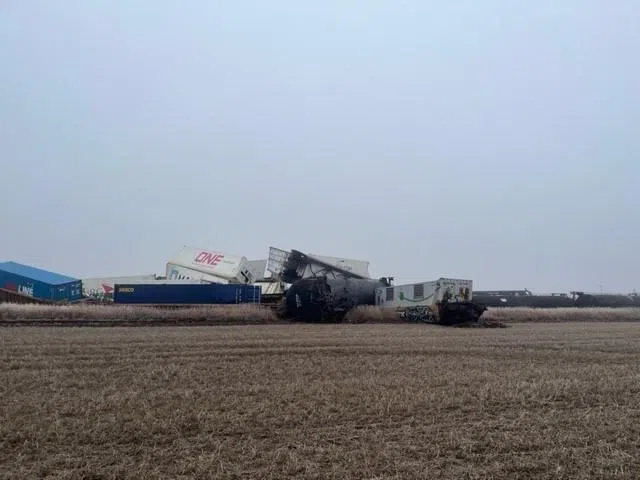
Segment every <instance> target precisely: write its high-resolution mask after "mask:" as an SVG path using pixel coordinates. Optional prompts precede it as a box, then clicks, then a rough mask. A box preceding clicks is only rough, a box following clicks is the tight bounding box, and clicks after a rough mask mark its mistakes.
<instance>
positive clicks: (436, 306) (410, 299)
mask: <svg viewBox="0 0 640 480" xmlns="http://www.w3.org/2000/svg"><path fill="white" fill-rule="evenodd" d="M376 305H377V306H379V307H381V308H393V309H395V310H396V311H397V312H399V313H400V315H401V316H402V317H404V318H406V319H407V320H409V321H421V322H425V323H439V324H443V325H453V324H457V323H465V322H474V323H475V322H477V321H478V320H479V318H480V316H481V315H482V313H483V312H484V311H485V310H486V306H484V305H481V304H478V303H477V302H476V301H475V300H474V299H473V281H472V280H464V279H457V278H442V277H441V278H439V279H438V280H432V281H428V282H420V283H411V284H405V285H396V286H387V287H379V288H377V289H376Z"/></svg>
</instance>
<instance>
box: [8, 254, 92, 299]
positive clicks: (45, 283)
mask: <svg viewBox="0 0 640 480" xmlns="http://www.w3.org/2000/svg"><path fill="white" fill-rule="evenodd" d="M0 288H2V289H4V290H8V291H11V292H15V293H18V294H20V295H24V296H27V297H33V298H35V299H38V300H45V301H48V302H74V301H77V300H80V299H81V298H82V281H81V280H79V279H76V278H72V277H68V276H66V275H60V274H58V273H53V272H49V271H47V270H42V269H40V268H36V267H31V266H28V265H23V264H21V263H16V262H3V263H0Z"/></svg>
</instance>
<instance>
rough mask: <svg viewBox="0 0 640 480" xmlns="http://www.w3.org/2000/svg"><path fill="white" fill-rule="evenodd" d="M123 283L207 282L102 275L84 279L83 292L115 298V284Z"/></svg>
mask: <svg viewBox="0 0 640 480" xmlns="http://www.w3.org/2000/svg"><path fill="white" fill-rule="evenodd" d="M118 283H121V284H125V283H126V284H128V285H132V284H153V285H164V284H168V285H197V284H200V283H206V282H203V281H201V280H196V279H179V280H176V279H170V280H167V279H165V278H164V277H158V276H156V275H134V276H128V277H102V278H88V279H83V280H82V292H83V295H84V296H85V297H88V298H92V299H96V300H106V301H110V300H113V291H114V289H115V285H116V284H118Z"/></svg>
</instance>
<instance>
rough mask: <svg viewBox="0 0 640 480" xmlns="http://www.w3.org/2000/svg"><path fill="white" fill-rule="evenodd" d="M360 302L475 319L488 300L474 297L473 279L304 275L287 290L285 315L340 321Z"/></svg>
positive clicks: (424, 315) (440, 320)
mask: <svg viewBox="0 0 640 480" xmlns="http://www.w3.org/2000/svg"><path fill="white" fill-rule="evenodd" d="M360 305H375V306H378V307H380V308H387V309H393V310H394V311H395V312H397V313H398V315H399V316H400V317H402V318H404V319H406V320H407V321H413V322H424V323H435V324H441V325H455V324H460V323H467V322H472V323H477V322H478V320H479V318H480V317H481V315H482V314H483V312H484V311H485V310H486V307H485V306H484V305H480V304H478V303H474V302H473V301H472V300H471V281H470V280H457V279H445V278H440V279H438V280H435V281H432V282H424V283H417V284H410V285H399V286H392V285H391V284H390V280H389V279H388V278H381V279H378V280H375V279H366V278H327V277H325V276H321V277H312V278H304V279H300V280H298V281H296V282H295V283H294V284H293V285H292V286H291V287H290V288H289V289H288V290H287V292H286V294H285V298H284V304H283V312H282V313H283V315H284V316H285V317H288V318H291V319H293V320H300V321H306V322H340V321H342V320H343V319H344V317H345V316H346V314H347V312H349V310H351V309H353V308H355V307H357V306H360Z"/></svg>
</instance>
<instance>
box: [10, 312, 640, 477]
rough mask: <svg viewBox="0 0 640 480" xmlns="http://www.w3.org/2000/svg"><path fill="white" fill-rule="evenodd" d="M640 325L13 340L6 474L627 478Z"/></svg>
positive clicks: (347, 328)
mask: <svg viewBox="0 0 640 480" xmlns="http://www.w3.org/2000/svg"><path fill="white" fill-rule="evenodd" d="M639 340H640V324H638V323H630V322H627V323H618V322H610V323H597V322H590V323H540V324H528V323H521V324H513V325H510V327H509V328H506V329H456V328H443V327H436V326H427V325H408V324H386V325H385V324H378V325H376V324H363V325H252V326H218V327H199V326H198V327H163V328H153V327H138V328H126V327H125V328H121V327H113V328H65V327H60V328H47V327H40V328H37V327H13V328H3V329H1V330H0V361H1V364H2V369H1V370H0V372H1V373H0V375H1V376H0V392H1V398H2V408H1V409H0V475H1V478H12V479H13V478H74V479H75V478H77V479H80V478H86V479H89V478H90V479H109V478H114V479H115V478H145V479H153V478H273V479H281V478H341V479H342V478H370V479H373V478H376V479H383V478H385V479H387V478H397V479H406V478H444V479H465V478H468V479H470V478H495V479H518V478H629V479H632V478H633V479H637V478H638V477H639V475H640V449H639V448H638V447H639V443H640V405H639V404H638V399H639V398H640V371H639V370H638V363H639V362H638V354H637V351H638V341H639Z"/></svg>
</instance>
